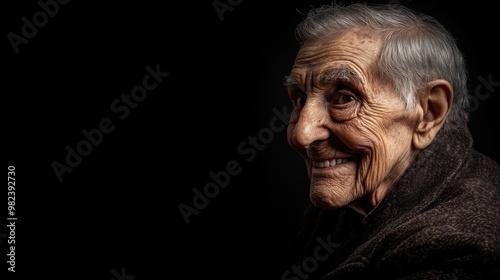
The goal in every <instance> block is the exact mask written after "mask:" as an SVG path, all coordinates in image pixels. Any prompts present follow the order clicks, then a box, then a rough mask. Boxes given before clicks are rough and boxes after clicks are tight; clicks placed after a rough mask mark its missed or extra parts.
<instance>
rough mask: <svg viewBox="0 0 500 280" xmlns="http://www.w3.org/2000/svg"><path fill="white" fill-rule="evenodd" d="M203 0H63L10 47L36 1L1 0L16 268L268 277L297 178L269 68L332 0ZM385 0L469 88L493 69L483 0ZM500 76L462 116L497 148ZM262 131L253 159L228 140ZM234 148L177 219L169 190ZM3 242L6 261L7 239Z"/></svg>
mask: <svg viewBox="0 0 500 280" xmlns="http://www.w3.org/2000/svg"><path fill="white" fill-rule="evenodd" d="M213 2H214V1H210V0H208V1H198V2H193V1H186V2H181V1H175V2H174V1H172V2H169V4H164V3H166V1H116V2H109V1H108V2H106V4H104V3H102V2H101V1H74V0H73V1H70V2H69V3H67V4H64V5H62V4H60V5H59V11H58V13H57V14H56V15H55V16H54V17H51V18H49V19H48V21H47V24H46V25H45V26H43V27H41V28H39V30H38V32H37V33H36V35H35V36H34V37H33V38H31V39H29V42H28V43H26V44H21V45H20V46H19V52H18V53H17V54H16V53H15V52H14V50H13V48H12V45H11V43H10V42H9V40H8V37H7V34H8V33H9V32H13V33H16V34H18V35H21V28H22V26H23V22H22V20H21V18H22V17H24V16H25V17H26V18H28V19H29V20H32V18H33V14H35V13H36V12H38V11H40V10H41V8H40V6H39V4H38V3H37V1H7V2H4V3H3V8H2V18H3V20H4V24H3V27H4V28H5V29H4V31H3V34H4V40H3V46H4V59H3V60H2V65H3V66H4V67H5V68H4V74H3V77H4V83H3V85H2V86H3V87H2V88H3V90H2V91H3V98H4V99H3V104H4V108H6V109H7V110H5V112H6V116H5V120H6V124H5V126H4V129H3V131H4V139H5V140H6V141H4V144H3V147H4V151H5V152H4V153H6V159H7V160H6V165H7V166H9V165H14V166H15V167H16V216H17V217H18V221H17V222H16V271H17V272H16V275H17V276H23V275H24V276H25V277H26V275H32V277H33V276H35V275H36V276H39V277H44V278H47V279H106V280H109V279H112V278H115V279H117V280H119V279H118V277H117V275H115V274H116V273H118V275H120V274H121V273H122V268H124V269H125V270H124V272H125V274H126V275H129V276H135V279H136V280H141V279H281V274H282V273H283V271H284V270H285V269H286V268H284V267H283V260H284V258H285V257H286V251H287V248H288V246H289V245H290V242H291V240H292V238H293V237H294V235H295V234H296V232H297V230H298V229H299V227H300V222H301V220H300V216H301V214H302V211H303V209H304V207H305V205H306V204H307V199H308V197H307V196H308V185H307V178H306V174H305V170H304V168H303V167H304V166H303V163H302V160H301V159H299V158H298V156H297V155H296V154H294V153H293V152H292V151H291V149H290V148H289V147H288V145H287V143H286V133H285V130H282V131H275V132H273V133H272V134H269V133H268V132H269V131H271V130H269V128H270V122H271V121H272V120H274V119H273V118H274V117H275V113H274V110H278V111H283V110H285V111H287V112H289V111H290V108H291V107H290V104H289V103H288V97H287V96H286V93H285V91H284V90H283V87H282V79H283V77H284V76H285V75H286V74H288V71H289V70H290V67H291V65H292V63H293V60H294V57H295V53H296V51H297V50H298V45H297V43H296V41H295V38H294V34H293V29H294V27H295V25H296V24H297V23H298V21H299V20H300V18H301V17H302V15H301V12H305V11H307V10H308V8H309V7H311V6H318V5H319V4H328V3H329V2H331V1H299V0H295V1H279V2H276V1H273V4H272V5H271V4H270V3H271V2H270V1H268V2H265V1H247V0H245V1H241V3H238V2H239V1H228V2H226V1H225V0H220V3H224V4H228V3H233V4H234V7H232V8H233V9H232V10H231V11H226V12H224V13H223V20H221V19H220V18H219V17H218V14H217V12H216V10H215V9H214V6H213ZM370 2H375V1H370ZM377 2H380V3H384V1H377ZM387 2H388V1H385V3H387ZM396 2H399V3H401V4H405V5H408V6H409V7H411V8H414V9H416V10H418V11H421V12H425V13H428V14H430V15H432V16H434V17H436V18H437V19H438V20H440V21H441V22H442V23H443V24H444V25H445V26H446V27H448V28H449V29H450V31H452V33H453V34H454V35H455V36H456V38H457V42H458V45H459V47H460V48H461V49H462V51H463V52H464V54H465V56H466V59H467V61H468V65H469V72H470V73H469V74H470V87H471V90H472V91H473V90H474V89H475V88H476V87H478V86H480V85H481V82H480V79H478V77H479V76H481V77H483V78H485V79H486V80H488V76H489V75H491V78H490V79H491V80H493V81H498V82H500V71H499V54H498V46H497V44H496V43H495V42H496V41H497V40H498V34H499V33H498V12H497V9H496V8H494V5H493V3H492V2H488V1H474V2H470V3H466V4H459V3H458V2H455V1H433V3H428V2H425V3H424V2H423V1H415V0H413V1H392V3H396ZM160 3H163V4H160ZM236 4H237V5H236ZM148 65H149V66H151V67H152V68H153V69H154V68H155V67H156V65H159V68H160V69H161V71H163V72H169V73H170V75H169V76H168V77H166V78H164V80H163V82H162V83H161V84H159V86H158V87H157V88H156V89H154V90H152V91H150V92H148V94H147V97H146V98H145V99H144V100H143V101H141V102H140V103H138V106H137V108H134V109H131V110H130V114H129V115H128V116H127V117H126V118H125V119H124V120H120V119H118V118H117V116H118V114H116V113H113V112H112V111H111V109H110V105H111V103H112V102H113V101H114V100H115V99H117V98H119V97H120V95H121V94H130V91H131V89H132V88H133V87H135V86H137V85H140V84H142V79H143V77H144V75H146V74H147V72H146V70H145V67H146V66H148ZM499 90H500V86H495V87H493V88H490V92H489V93H490V95H489V96H488V97H485V98H483V100H479V102H478V103H477V104H476V105H477V106H476V107H477V108H475V110H473V111H472V112H471V122H470V127H471V131H472V133H473V136H474V139H475V143H476V148H477V149H478V150H479V151H481V152H483V153H485V154H487V155H488V156H490V157H492V158H493V159H494V160H496V161H497V162H500V149H499V148H498V143H499V142H500V138H499V136H498V123H497V121H498V117H499V113H498V112H499V111H498V106H499V105H500V100H499V97H498V91H499ZM481 93H483V94H487V93H488V91H487V90H486V88H485V87H484V86H483V88H482V90H481ZM472 94H474V92H472ZM103 118H110V119H111V120H112V122H113V124H114V125H115V129H114V130H113V131H112V132H111V133H109V134H105V135H104V137H103V139H102V142H101V143H100V144H99V145H98V146H96V147H93V149H92V152H90V154H89V155H88V156H85V157H83V158H82V161H81V163H80V164H79V165H78V166H76V167H75V168H74V169H73V172H71V173H65V174H63V181H62V182H59V180H58V179H57V176H56V175H55V172H54V170H53V168H52V166H51V164H52V163H53V162H54V161H57V162H60V163H62V164H65V157H66V154H67V151H66V150H65V147H66V146H68V145H69V146H70V147H73V148H76V146H77V144H78V143H79V142H80V141H82V140H85V139H86V138H85V136H84V135H83V134H82V130H83V129H86V130H92V129H95V128H98V126H99V122H100V121H101V120H102V119H103ZM275 124H276V125H281V124H282V123H280V122H276V123H275ZM259 135H260V137H263V138H262V139H265V140H266V141H267V140H269V141H268V142H267V143H264V144H262V146H261V148H262V149H261V150H259V151H257V150H256V151H257V152H256V154H255V155H256V156H255V158H251V159H250V158H249V154H243V153H242V152H240V151H239V150H238V146H239V145H240V144H242V145H246V146H245V147H246V148H248V147H250V146H248V145H247V144H245V143H244V142H248V141H249V140H248V138H249V137H255V136H259ZM233 160H234V161H237V162H238V163H239V164H240V165H239V167H240V168H241V173H239V174H237V175H235V176H231V177H230V178H229V179H230V180H229V182H228V184H227V186H226V187H225V188H224V189H220V192H219V193H218V194H216V195H214V197H213V198H210V199H209V204H208V206H207V207H206V208H204V209H202V210H201V211H200V212H199V214H198V215H192V216H190V223H189V225H187V224H186V223H185V221H184V219H183V217H182V215H181V213H180V211H179V209H178V206H179V204H181V203H184V204H186V205H190V206H192V205H193V201H192V200H193V197H194V192H193V189H198V190H201V191H203V187H204V186H205V184H207V183H210V182H212V181H213V179H212V178H211V177H210V175H209V173H210V172H211V171H212V172H215V173H218V172H221V171H224V170H226V164H227V163H228V162H230V161H233ZM5 172H7V170H5ZM2 192H3V193H5V194H6V193H7V190H6V188H4V191H2ZM4 207H5V209H6V208H7V204H6V203H5V205H4ZM2 211H3V212H4V213H5V212H6V211H4V210H2ZM2 220H4V221H5V219H2ZM4 223H6V222H4ZM2 228H3V229H2V230H0V233H6V232H7V228H6V227H2ZM0 246H1V258H2V260H3V261H2V263H3V264H2V270H4V271H6V270H7V264H6V262H5V261H4V258H5V257H6V254H7V253H8V252H7V242H6V239H5V238H2V239H1V243H0ZM113 272H115V273H113ZM8 275H10V276H12V273H9V274H8ZM2 279H5V278H2ZM7 279H10V278H7ZM19 279H21V278H19ZM24 279H26V278H24ZM124 279H126V278H124ZM130 279H131V278H130Z"/></svg>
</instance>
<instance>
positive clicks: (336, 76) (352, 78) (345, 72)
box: [283, 65, 361, 89]
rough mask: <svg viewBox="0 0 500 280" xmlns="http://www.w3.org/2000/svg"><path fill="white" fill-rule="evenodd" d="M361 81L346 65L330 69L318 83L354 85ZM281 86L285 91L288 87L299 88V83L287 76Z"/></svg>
mask: <svg viewBox="0 0 500 280" xmlns="http://www.w3.org/2000/svg"><path fill="white" fill-rule="evenodd" d="M360 81H361V77H360V76H359V75H358V73H356V72H355V71H354V70H353V69H352V68H350V67H349V66H347V65H340V66H339V67H336V68H333V69H330V70H328V71H327V72H326V74H323V75H321V77H320V79H319V82H320V84H331V83H349V84H356V83H359V82H360ZM283 85H284V86H285V89H288V88H290V87H297V86H299V82H298V81H297V80H296V79H295V78H293V77H292V75H287V76H285V77H284V79H283Z"/></svg>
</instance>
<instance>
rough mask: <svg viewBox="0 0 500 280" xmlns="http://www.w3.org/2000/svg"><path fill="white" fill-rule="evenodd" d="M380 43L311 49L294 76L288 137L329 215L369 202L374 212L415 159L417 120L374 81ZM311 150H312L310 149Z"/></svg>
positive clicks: (364, 40) (370, 38)
mask: <svg viewBox="0 0 500 280" xmlns="http://www.w3.org/2000/svg"><path fill="white" fill-rule="evenodd" d="M379 51H380V41H379V40H378V38H377V37H376V36H374V35H371V34H369V33H367V32H362V31H356V32H350V33H347V34H344V35H342V36H340V37H335V38H333V37H332V38H322V39H317V40H314V41H308V42H306V43H305V44H304V45H303V46H302V47H301V49H300V50H299V53H298V54H297V57H296V60H295V63H294V65H293V67H292V71H291V74H290V76H289V77H288V78H289V79H288V85H289V88H288V92H289V95H290V99H291V101H292V103H293V106H294V108H293V112H292V115H291V118H290V123H289V126H288V131H287V136H288V142H289V144H290V145H291V147H292V148H293V149H294V150H295V151H297V152H298V153H299V154H300V155H301V156H302V157H303V158H304V160H305V162H306V166H307V171H308V174H309V177H310V180H311V185H310V198H311V201H312V202H313V204H315V205H316V206H319V207H321V208H323V209H330V208H337V207H340V206H344V205H348V204H350V203H351V202H353V201H355V200H357V199H358V198H361V197H365V198H366V199H367V201H368V203H370V204H371V206H372V207H373V206H374V205H376V204H377V203H378V202H379V201H380V200H381V199H382V198H383V196H385V194H386V193H387V192H388V190H390V188H391V186H392V185H393V184H394V183H395V181H396V180H397V179H398V178H399V177H400V176H401V175H402V173H403V172H404V171H405V170H406V168H407V167H408V165H409V164H410V163H411V160H412V159H413V156H414V154H413V152H412V144H411V141H412V133H413V130H414V127H415V125H416V122H417V120H416V117H415V114H410V113H408V112H407V111H406V110H405V103H404V102H403V101H402V100H401V99H400V98H399V95H398V93H396V92H394V90H393V89H392V88H391V87H390V86H388V85H387V84H384V83H382V82H381V81H379V80H378V79H377V77H376V75H375V72H374V69H375V66H376V65H375V63H376V61H377V57H378V55H379ZM306 146H308V148H306Z"/></svg>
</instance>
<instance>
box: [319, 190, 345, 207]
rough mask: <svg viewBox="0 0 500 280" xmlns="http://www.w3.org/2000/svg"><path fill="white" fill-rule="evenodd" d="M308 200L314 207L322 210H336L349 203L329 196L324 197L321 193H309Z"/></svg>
mask: <svg viewBox="0 0 500 280" xmlns="http://www.w3.org/2000/svg"><path fill="white" fill-rule="evenodd" d="M310 200H311V203H312V204H313V205H314V206H316V207H318V208H320V209H322V210H332V209H337V208H340V207H342V206H345V205H347V204H348V203H349V201H344V200H342V199H338V198H336V197H332V195H331V194H329V195H325V194H323V193H321V192H311V194H310Z"/></svg>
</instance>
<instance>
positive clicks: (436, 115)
mask: <svg viewBox="0 0 500 280" xmlns="http://www.w3.org/2000/svg"><path fill="white" fill-rule="evenodd" d="M417 101H418V102H417V103H418V104H417V106H419V107H420V108H419V110H418V111H419V114H420V115H419V119H418V122H417V125H416V127H415V131H414V133H413V145H414V146H415V148H416V149H419V150H422V149H425V148H426V147H427V146H428V145H429V144H430V143H431V142H432V140H433V139H434V137H435V136H436V134H437V133H438V131H439V130H440V129H441V127H442V126H443V124H444V121H445V120H446V117H447V116H448V113H449V112H450V109H451V104H452V102H453V87H452V86H451V85H450V83H449V82H448V81H446V80H434V81H432V82H429V83H428V84H427V85H426V87H425V88H424V89H423V91H422V92H420V94H419V96H418V98H417Z"/></svg>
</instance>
